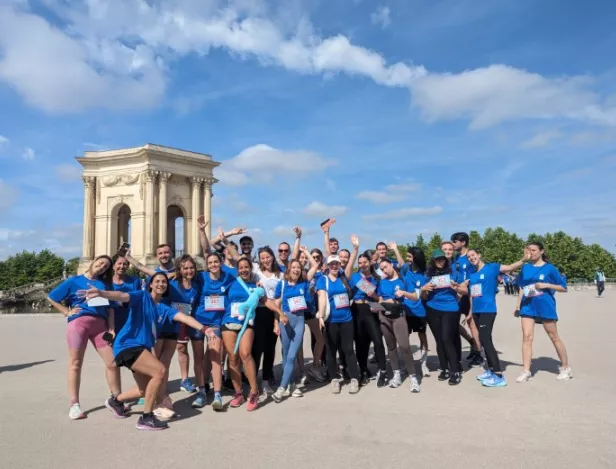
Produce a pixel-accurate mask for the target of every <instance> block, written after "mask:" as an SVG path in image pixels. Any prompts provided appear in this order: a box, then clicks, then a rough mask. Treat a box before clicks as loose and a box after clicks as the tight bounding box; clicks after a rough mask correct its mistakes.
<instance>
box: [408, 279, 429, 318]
mask: <svg viewBox="0 0 616 469" xmlns="http://www.w3.org/2000/svg"><path fill="white" fill-rule="evenodd" d="M404 281H405V282H406V287H407V288H408V290H407V291H408V292H409V293H412V292H415V293H417V297H418V298H417V300H415V301H413V300H408V299H405V300H404V302H403V303H402V304H403V306H404V311H405V312H406V314H407V315H408V316H417V317H420V318H425V317H426V308H424V304H423V300H422V299H421V292H420V290H421V287H423V286H424V285H425V284H426V282H427V281H428V279H426V275H425V273H423V272H413V271H412V270H409V271H407V273H406V275H405V276H404Z"/></svg>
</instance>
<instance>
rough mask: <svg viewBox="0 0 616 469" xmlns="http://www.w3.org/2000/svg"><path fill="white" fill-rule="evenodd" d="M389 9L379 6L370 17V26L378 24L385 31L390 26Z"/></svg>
mask: <svg viewBox="0 0 616 469" xmlns="http://www.w3.org/2000/svg"><path fill="white" fill-rule="evenodd" d="M389 14H390V11H389V7H386V6H382V5H381V6H379V7H377V9H376V11H375V12H374V13H372V14H371V15H370V20H371V21H372V24H378V25H379V26H381V28H383V29H385V28H387V26H389V25H390V24H391V18H390V16H389Z"/></svg>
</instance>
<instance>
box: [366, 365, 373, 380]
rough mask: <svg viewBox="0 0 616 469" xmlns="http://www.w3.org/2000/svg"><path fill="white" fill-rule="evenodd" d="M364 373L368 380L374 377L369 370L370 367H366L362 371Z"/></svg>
mask: <svg viewBox="0 0 616 469" xmlns="http://www.w3.org/2000/svg"><path fill="white" fill-rule="evenodd" d="M364 374H365V375H366V378H368V379H369V380H373V379H376V375H374V374H372V371H370V369H368V368H366V371H364Z"/></svg>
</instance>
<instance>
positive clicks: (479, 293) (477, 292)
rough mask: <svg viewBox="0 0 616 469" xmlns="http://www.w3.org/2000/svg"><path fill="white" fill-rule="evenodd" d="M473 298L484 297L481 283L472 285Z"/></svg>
mask: <svg viewBox="0 0 616 469" xmlns="http://www.w3.org/2000/svg"><path fill="white" fill-rule="evenodd" d="M471 296H472V297H473V298H477V297H480V296H483V290H482V287H481V283H478V284H477V285H471Z"/></svg>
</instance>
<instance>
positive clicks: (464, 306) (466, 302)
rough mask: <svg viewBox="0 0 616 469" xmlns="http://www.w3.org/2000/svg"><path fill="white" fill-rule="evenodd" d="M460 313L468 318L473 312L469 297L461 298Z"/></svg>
mask: <svg viewBox="0 0 616 469" xmlns="http://www.w3.org/2000/svg"><path fill="white" fill-rule="evenodd" d="M459 305H460V313H461V314H463V315H464V316H468V313H470V312H471V299H470V297H469V296H468V295H464V296H463V297H462V298H460V303H459Z"/></svg>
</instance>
